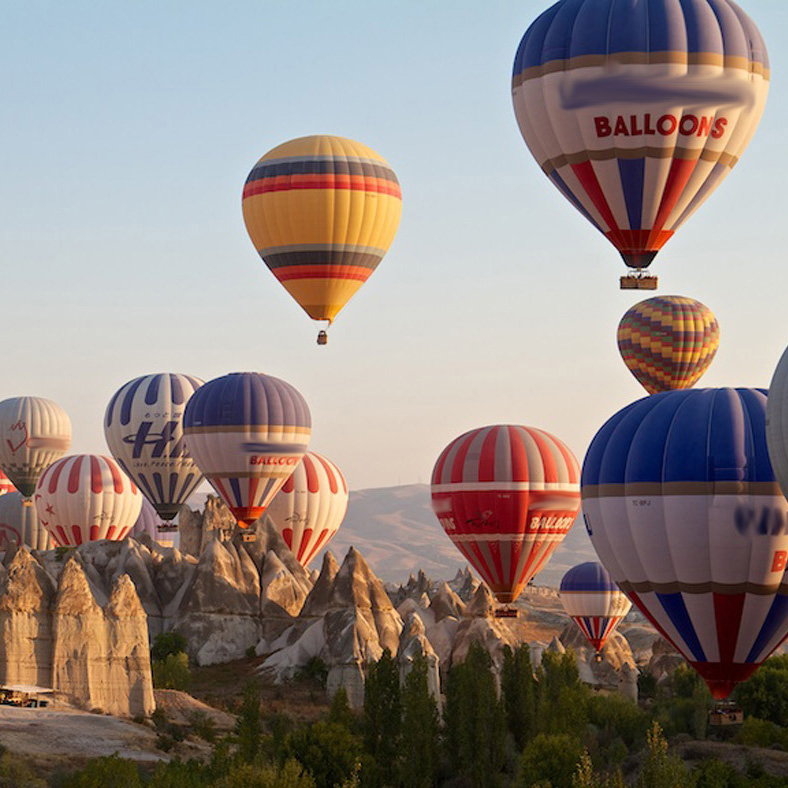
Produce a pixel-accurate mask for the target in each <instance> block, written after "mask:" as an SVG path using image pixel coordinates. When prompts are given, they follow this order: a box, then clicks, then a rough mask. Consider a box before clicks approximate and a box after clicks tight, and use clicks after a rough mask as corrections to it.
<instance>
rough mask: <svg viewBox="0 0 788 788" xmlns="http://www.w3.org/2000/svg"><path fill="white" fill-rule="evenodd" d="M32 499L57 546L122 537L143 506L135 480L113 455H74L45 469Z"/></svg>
mask: <svg viewBox="0 0 788 788" xmlns="http://www.w3.org/2000/svg"><path fill="white" fill-rule="evenodd" d="M33 500H34V502H35V505H36V509H37V511H38V517H39V519H40V520H41V523H42V525H43V526H44V527H45V528H46V529H47V531H49V533H50V535H51V537H52V540H53V541H54V542H55V544H56V545H57V546H58V547H65V546H70V545H80V544H82V543H84V542H93V541H96V540H99V539H110V540H116V541H117V540H120V539H124V538H125V537H126V535H127V534H128V532H129V531H130V530H131V527H132V526H133V525H134V523H135V521H136V520H137V517H139V514H140V508H141V507H142V500H143V498H142V495H140V492H139V490H138V489H137V487H136V485H135V484H134V482H133V481H132V480H131V479H129V477H128V476H126V474H125V473H124V472H123V470H122V469H121V468H120V466H119V465H118V464H117V463H116V462H115V460H113V459H112V458H111V457H104V456H100V455H97V454H75V455H71V456H69V457H63V459H61V460H58V461H57V462H56V463H54V464H53V465H50V466H49V468H47V470H46V471H45V472H44V474H43V475H42V476H41V478H40V479H39V480H38V485H37V486H36V491H35V496H34V499H33Z"/></svg>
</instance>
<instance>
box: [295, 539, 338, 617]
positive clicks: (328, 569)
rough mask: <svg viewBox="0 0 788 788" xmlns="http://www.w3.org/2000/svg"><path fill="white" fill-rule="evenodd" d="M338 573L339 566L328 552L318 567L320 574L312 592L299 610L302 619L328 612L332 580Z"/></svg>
mask: <svg viewBox="0 0 788 788" xmlns="http://www.w3.org/2000/svg"><path fill="white" fill-rule="evenodd" d="M338 572H339V564H338V563H337V559H336V558H334V554H333V553H332V552H331V551H330V550H329V551H328V552H327V553H326V554H325V555H324V556H323V564H322V566H321V567H320V574H319V575H318V576H317V580H315V584H314V585H313V586H312V590H311V591H310V592H309V594H308V595H307V598H306V600H305V601H304V605H303V607H302V608H301V617H302V618H317V617H320V616H322V615H324V614H325V613H326V612H327V611H328V607H329V603H330V601H331V589H332V588H333V586H334V579H335V578H336V576H337V573H338Z"/></svg>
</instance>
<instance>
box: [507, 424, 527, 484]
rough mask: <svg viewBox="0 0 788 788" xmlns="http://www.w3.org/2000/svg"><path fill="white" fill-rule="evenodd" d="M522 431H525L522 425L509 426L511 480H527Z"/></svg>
mask: <svg viewBox="0 0 788 788" xmlns="http://www.w3.org/2000/svg"><path fill="white" fill-rule="evenodd" d="M523 432H527V430H526V429H525V428H524V427H512V426H510V427H509V445H510V447H511V448H510V456H511V462H512V481H513V482H527V481H528V471H529V469H528V455H527V454H526V451H525V442H524V439H523V435H522V433H523Z"/></svg>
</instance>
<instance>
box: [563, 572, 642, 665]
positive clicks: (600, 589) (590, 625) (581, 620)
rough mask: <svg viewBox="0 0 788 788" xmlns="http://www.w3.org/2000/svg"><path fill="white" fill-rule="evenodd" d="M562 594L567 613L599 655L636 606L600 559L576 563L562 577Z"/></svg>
mask: <svg viewBox="0 0 788 788" xmlns="http://www.w3.org/2000/svg"><path fill="white" fill-rule="evenodd" d="M560 596H561V604H562V605H563V606H564V610H565V611H566V614H567V615H568V616H569V617H570V618H571V619H572V620H573V621H574V622H575V624H577V626H578V627H579V628H580V631H581V632H582V633H583V634H584V635H585V636H586V639H587V640H588V642H589V643H590V644H591V645H592V646H593V647H594V651H596V653H597V654H600V653H601V651H602V649H603V648H604V646H605V642H606V641H607V639H608V638H609V637H610V635H611V634H612V633H613V631H614V630H615V628H616V627H617V626H618V625H619V623H620V622H621V621H622V620H623V619H624V617H625V616H626V614H627V613H628V612H629V610H630V608H631V607H632V603H631V602H630V601H629V600H628V599H627V598H626V596H625V595H624V594H623V593H622V592H621V589H620V588H619V587H618V586H617V585H616V584H615V582H614V581H613V578H612V577H611V576H610V573H609V572H608V571H607V569H605V567H604V566H602V564H600V563H597V562H596V561H587V562H586V563H583V564H578V565H577V566H573V567H572V568H571V569H570V570H569V571H568V572H567V573H566V574H565V575H564V576H563V578H562V580H561V588H560Z"/></svg>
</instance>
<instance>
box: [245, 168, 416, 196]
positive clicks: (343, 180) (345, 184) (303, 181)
mask: <svg viewBox="0 0 788 788" xmlns="http://www.w3.org/2000/svg"><path fill="white" fill-rule="evenodd" d="M298 189H351V190H353V191H363V192H375V193H377V194H388V195H390V196H391V197H398V198H399V199H402V190H401V189H400V187H399V184H397V183H393V182H392V181H389V180H386V179H385V178H370V177H365V176H363V175H346V174H331V173H300V174H297V175H293V174H291V175H280V176H274V177H272V178H261V179H260V180H256V181H249V183H247V184H246V185H245V186H244V191H243V198H244V199H246V198H247V197H254V196H255V195H257V194H268V193H270V192H287V191H293V190H298Z"/></svg>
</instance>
